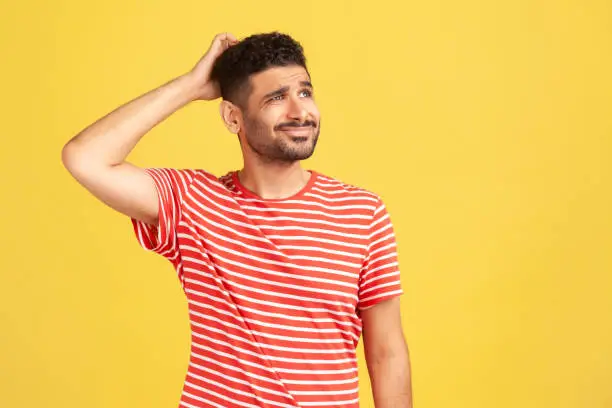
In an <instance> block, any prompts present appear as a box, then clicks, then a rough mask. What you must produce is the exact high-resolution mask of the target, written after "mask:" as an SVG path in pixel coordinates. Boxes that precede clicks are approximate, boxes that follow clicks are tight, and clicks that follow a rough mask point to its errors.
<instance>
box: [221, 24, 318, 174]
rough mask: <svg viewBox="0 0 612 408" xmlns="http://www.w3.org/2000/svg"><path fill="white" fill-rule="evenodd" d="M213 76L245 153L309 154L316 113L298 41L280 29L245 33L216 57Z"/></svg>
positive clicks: (276, 158) (273, 157)
mask: <svg viewBox="0 0 612 408" xmlns="http://www.w3.org/2000/svg"><path fill="white" fill-rule="evenodd" d="M211 78H212V79H213V80H215V81H217V82H218V84H219V88H220V90H221V96H222V97H223V102H222V103H221V116H222V118H223V120H224V122H225V124H226V126H227V127H228V129H229V130H230V131H232V132H234V133H238V135H239V138H240V141H241V143H242V147H243V151H244V152H245V154H255V155H257V156H259V158H260V159H262V160H264V161H273V162H293V161H296V160H303V159H306V158H308V157H310V156H311V155H312V153H313V151H314V148H315V145H316V142H317V139H318V136H319V130H320V117H319V111H318V109H317V107H316V104H315V102H314V99H313V94H312V84H311V82H310V75H309V73H308V70H307V67H306V58H305V57H304V52H303V49H302V46H301V45H300V44H299V43H298V42H296V41H295V40H293V39H292V38H291V37H289V36H288V35H285V34H280V33H269V34H256V35H253V36H250V37H247V38H245V39H244V40H242V41H240V42H239V43H237V44H236V45H233V46H231V47H230V48H228V49H227V50H226V51H225V52H224V53H223V54H221V56H219V58H217V60H216V61H215V65H214V67H213V71H212V74H211Z"/></svg>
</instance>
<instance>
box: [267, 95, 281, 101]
mask: <svg viewBox="0 0 612 408" xmlns="http://www.w3.org/2000/svg"><path fill="white" fill-rule="evenodd" d="M283 97H284V96H283V95H276V96H273V97H272V98H270V100H271V101H280V100H282V99H283Z"/></svg>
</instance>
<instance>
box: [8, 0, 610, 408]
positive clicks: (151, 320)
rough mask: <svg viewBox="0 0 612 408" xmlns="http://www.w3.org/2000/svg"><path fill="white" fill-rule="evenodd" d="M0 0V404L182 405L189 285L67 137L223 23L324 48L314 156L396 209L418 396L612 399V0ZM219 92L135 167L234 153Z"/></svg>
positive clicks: (315, 58) (464, 401)
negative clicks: (95, 188)
mask: <svg viewBox="0 0 612 408" xmlns="http://www.w3.org/2000/svg"><path fill="white" fill-rule="evenodd" d="M4 3H5V4H3V5H2V12H1V13H0V14H1V17H0V19H1V21H0V34H1V38H2V44H1V45H2V48H1V49H2V53H1V54H0V58H1V61H2V62H1V64H0V70H1V75H0V81H1V86H2V87H1V88H0V89H1V90H2V97H1V98H0V103H1V104H2V110H1V112H2V121H1V125H0V126H1V135H2V148H1V149H0V166H1V167H0V171H1V174H2V176H1V177H0V180H1V181H0V183H1V184H0V188H1V191H2V204H1V205H2V208H1V211H0V217H1V218H0V222H1V225H2V227H1V228H2V234H1V238H0V239H1V242H0V243H1V250H2V258H1V261H2V267H1V269H0V271H1V272H0V273H1V280H0V330H1V332H0V406H1V407H7V408H8V407H63V408H69V407H90V408H93V407H113V408H119V407H160V408H161V407H172V406H176V405H177V403H178V399H179V395H180V390H181V386H182V383H183V380H184V375H185V372H186V367H187V362H188V355H189V326H188V316H187V308H186V303H185V300H184V298H183V295H182V293H181V290H180V287H179V284H178V280H177V279H176V278H175V276H174V273H173V271H172V269H171V266H170V264H169V263H168V262H167V261H165V260H163V259H162V258H161V257H158V256H156V255H154V254H151V253H147V252H145V251H143V250H141V249H140V247H139V246H138V244H137V243H136V240H135V238H134V236H133V233H132V230H131V225H130V222H129V220H128V219H127V218H125V217H124V216H121V215H119V214H117V213H115V212H113V211H112V210H111V209H109V208H108V207H106V206H104V205H103V204H100V203H99V202H98V201H96V200H95V199H94V198H93V196H91V195H89V193H87V192H86V191H85V190H84V189H82V188H81V187H80V186H79V185H77V183H76V182H75V181H73V180H72V179H71V177H70V176H69V174H68V173H67V172H66V171H65V170H64V169H63V167H62V165H61V161H60V151H61V148H62V146H63V144H64V143H65V142H66V141H67V140H68V139H69V138H70V137H72V136H73V135H74V134H76V133H77V132H78V131H79V130H81V129H82V128H84V127H85V126H87V125H88V124H89V123H91V122H93V121H94V120H96V119H97V118H99V117H100V116H102V115H104V114H105V113H107V112H109V111H110V110H112V109H114V108H115V107H117V106H119V105H120V104H122V103H124V102H127V101H128V100H130V99H132V98H134V97H136V96H139V95H140V94H142V93H144V92H146V91H148V90H150V89H152V88H154V87H157V86H159V85H161V84H162V83H164V82H166V81H167V80H169V79H171V78H173V77H175V76H177V75H180V74H182V73H184V72H185V71H187V70H188V69H190V68H191V66H192V65H193V64H195V62H196V61H197V59H198V58H199V57H200V55H201V54H202V53H203V52H204V51H205V50H206V49H207V48H208V45H209V44H210V40H211V39H212V37H213V35H214V34H215V33H217V32H222V31H231V32H233V33H235V34H236V35H238V36H240V37H244V36H246V35H248V34H251V33H255V32H262V31H270V30H280V31H285V32H288V33H290V34H292V35H293V36H294V37H295V38H296V39H298V40H299V41H301V42H302V43H303V45H304V47H305V49H306V53H307V56H308V58H309V62H310V70H311V72H312V75H313V80H314V84H315V88H316V94H317V99H318V103H319V107H320V109H321V111H322V115H323V116H322V117H323V127H322V128H323V131H322V134H321V139H320V143H319V146H318V149H317V152H316V153H315V156H314V158H312V159H311V160H309V162H307V163H306V165H307V167H309V168H314V169H317V170H319V171H320V172H323V173H325V174H328V175H330V176H334V177H337V178H340V179H342V180H344V181H346V182H349V183H352V184H357V185H360V186H362V187H365V188H368V189H371V190H374V191H376V192H377V193H379V194H380V195H381V196H382V197H383V199H384V200H385V201H386V203H387V206H388V208H389V210H390V212H391V215H392V219H393V221H394V223H395V228H396V231H397V238H398V242H399V248H400V262H401V264H402V271H403V272H402V273H403V279H402V281H403V284H404V287H405V289H406V295H405V296H404V297H403V303H402V307H403V321H404V325H405V332H406V336H407V338H408V341H409V346H410V349H411V357H412V368H413V386H414V398H415V408H429V407H432V408H441V407H466V408H467V407H469V408H485V407H486V408H490V407H498V408H504V407H508V408H510V407H512V408H515V407H534V408H535V407H538V408H540V407H555V408H563V407H568V408H569V407H572V408H575V407H581V408H582V407H584V408H604V407H607V408H609V407H612V296H611V295H610V293H611V291H612V255H611V252H612V248H611V244H612V216H611V208H612V193H611V192H612V181H611V176H612V168H611V154H612V111H611V108H612V79H611V78H612V75H611V73H612V3H610V1H609V0H569V1H552V0H551V1H544V0H538V1H534V0H520V1H509V2H497V1H487V0H467V1H450V0H446V1H420V2H412V1H409V2H400V1H399V0H398V1H397V2H389V1H377V2H365V1H332V0H327V1H316V2H314V1H313V2H302V3H300V2H287V1H278V0H277V1H265V2H251V1H246V0H242V1H231V2H211V1H190V2H186V1H143V0H140V1H132V2H130V1H119V0H107V1H104V2H89V1H75V0H72V1H67V0H63V1H54V2H48V1H23V2H8V1H7V2H4ZM217 106H218V103H217V102H210V103H198V104H193V105H190V106H188V107H187V108H185V109H184V110H182V111H180V112H178V113H177V114H175V115H174V116H172V117H171V118H170V119H169V120H168V121H166V122H164V123H163V124H162V125H161V126H159V127H158V128H156V129H155V130H154V131H153V132H151V134H150V135H149V136H147V137H146V138H145V139H144V140H143V141H142V142H141V144H140V145H139V146H138V147H137V148H136V150H135V151H134V152H133V154H132V155H131V156H130V159H131V161H133V162H135V163H137V164H139V165H142V166H169V167H170V166H172V167H203V168H206V169H208V170H209V171H212V172H214V173H216V174H221V173H223V172H225V171H227V170H230V169H234V168H236V167H238V166H240V164H241V158H240V153H239V149H238V145H237V142H236V140H235V138H234V137H232V136H231V135H230V134H229V133H227V131H226V130H224V128H223V126H222V124H221V121H220V119H219V118H218V114H217ZM360 352H361V350H360ZM360 362H361V367H360V369H361V372H360V375H361V398H362V406H363V407H371V406H372V405H373V404H372V399H371V395H370V389H369V384H368V380H367V372H366V369H365V364H364V360H363V358H361V360H360Z"/></svg>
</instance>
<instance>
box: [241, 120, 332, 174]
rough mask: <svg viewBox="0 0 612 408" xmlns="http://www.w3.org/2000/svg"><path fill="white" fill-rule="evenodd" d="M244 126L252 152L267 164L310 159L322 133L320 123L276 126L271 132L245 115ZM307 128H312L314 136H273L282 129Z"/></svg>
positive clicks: (309, 122) (308, 122)
mask: <svg viewBox="0 0 612 408" xmlns="http://www.w3.org/2000/svg"><path fill="white" fill-rule="evenodd" d="M244 124H245V139H246V142H247V143H248V145H249V147H250V148H251V150H253V151H254V152H255V153H256V154H257V155H258V156H259V157H260V158H262V159H263V160H264V161H266V162H281V163H292V162H295V161H298V160H305V159H308V158H309V157H310V156H312V154H313V153H314V150H315V147H316V145H317V141H318V140H319V133H320V132H321V126H320V121H319V124H318V125H317V124H316V123H314V122H311V121H307V122H305V123H302V124H297V123H284V124H280V125H278V126H275V127H274V129H273V130H272V131H271V130H270V129H269V128H268V127H267V126H266V125H264V124H263V123H261V122H260V121H258V120H257V119H252V118H249V117H248V115H245V120H244ZM306 126H310V127H311V128H312V130H313V133H314V134H313V135H311V136H299V137H298V136H291V135H288V134H284V133H282V134H280V135H277V136H275V135H274V134H273V133H274V132H275V131H281V130H282V129H289V130H290V129H295V128H298V127H306Z"/></svg>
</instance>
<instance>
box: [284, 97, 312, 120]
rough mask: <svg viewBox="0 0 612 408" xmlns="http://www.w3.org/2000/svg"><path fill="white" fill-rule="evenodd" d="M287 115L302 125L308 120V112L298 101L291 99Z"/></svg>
mask: <svg viewBox="0 0 612 408" xmlns="http://www.w3.org/2000/svg"><path fill="white" fill-rule="evenodd" d="M288 115H289V117H290V118H291V119H293V120H299V121H300V123H303V122H304V121H305V120H306V118H308V110H307V109H306V107H305V106H304V104H303V103H302V102H301V101H300V100H299V99H296V98H291V100H290V104H289V112H288Z"/></svg>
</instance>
